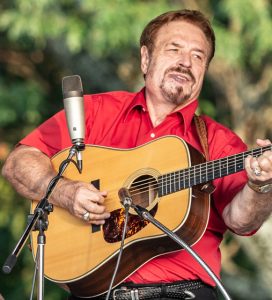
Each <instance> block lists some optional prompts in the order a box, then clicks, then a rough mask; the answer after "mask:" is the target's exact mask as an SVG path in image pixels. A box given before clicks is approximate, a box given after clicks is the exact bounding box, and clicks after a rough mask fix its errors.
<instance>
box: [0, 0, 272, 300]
mask: <svg viewBox="0 0 272 300" xmlns="http://www.w3.org/2000/svg"><path fill="white" fill-rule="evenodd" d="M176 8H198V9H201V10H202V11H203V12H204V13H206V14H207V15H208V16H210V17H211V20H212V24H213V26H214V29H215V32H216V36H217V51H216V57H215V65H216V66H218V69H219V70H220V69H222V72H221V73H224V71H226V70H228V71H229V70H231V73H226V76H230V75H229V74H232V76H234V77H235V76H237V77H235V78H234V79H235V80H234V81H235V83H236V84H237V86H235V87H234V88H235V89H236V92H237V94H239V95H240V96H241V100H244V101H245V103H246V104H247V106H248V107H250V106H253V108H254V105H255V103H259V102H258V101H259V100H260V97H261V96H262V97H263V96H266V98H265V99H269V101H270V103H271V97H268V95H269V94H270V93H271V87H272V85H269V84H268V86H265V85H263V88H262V94H261V95H260V94H258V95H256V94H254V93H249V92H248V93H246V92H245V90H246V88H248V91H251V90H253V91H255V90H256V89H254V87H255V86H256V87H257V83H258V80H259V79H260V78H263V77H265V76H266V77H265V79H267V80H268V82H269V78H270V74H271V71H270V69H271V68H270V69H269V68H268V67H269V66H270V65H271V61H270V60H269V58H271V55H272V53H271V51H272V39H271V38H270V35H271V32H272V18H271V14H272V5H271V1H268V0H259V1H250V0H218V1H217V0H205V1H200V0H199V1H177V0H176V1H175V0H172V1H171V0H168V1H167V0H156V1H155V0H145V1H144V0H111V1H108V0H90V1H87V0H85V1H84V0H2V1H1V3H0V14H1V17H0V160H1V164H2V163H3V161H4V159H5V157H6V155H7V153H8V151H9V150H10V149H11V148H12V147H13V146H14V145H15V144H16V143H17V142H18V140H20V138H22V137H23V136H24V135H25V134H27V133H28V132H30V131H31V130H32V129H33V128H34V127H36V126H37V125H39V124H40V123H41V122H42V121H43V120H45V119H46V118H48V117H49V116H51V115H52V114H54V113H55V112H56V111H58V110H59V109H61V108H62V101H61V99H62V94H61V80H62V77H64V76H67V75H71V74H79V75H80V76H81V78H82V81H83V87H84V91H85V92H86V93H96V92H100V91H107V90H117V89H128V90H137V89H138V88H139V87H140V86H141V85H142V84H143V80H142V76H141V74H140V68H139V49H138V40H139V37H140V34H141V31H142V29H143V27H144V26H145V24H146V23H147V22H148V21H150V20H151V19H152V18H153V17H155V16H157V15H158V14H160V13H163V12H165V11H167V10H172V9H176ZM265 72H266V73H265ZM217 74H218V73H216V72H214V71H213V70H212V69H211V71H210V72H209V74H208V76H207V79H206V81H205V85H204V88H203V93H202V95H201V98H202V101H201V111H202V112H204V113H206V114H209V115H210V116H212V117H214V118H216V119H220V121H221V122H223V123H225V124H228V125H230V126H233V127H235V121H234V120H233V118H232V117H231V116H232V115H233V112H234V108H233V110H232V107H231V106H230V107H228V106H227V105H224V103H223V102H224V99H226V98H227V96H226V95H227V94H228V93H227V92H228V90H224V88H223V87H222V86H221V81H222V80H221V77H220V78H219V80H218V77H217ZM241 78H243V80H241ZM240 80H241V81H240ZM225 82H228V78H226V81H224V80H223V81H222V83H225ZM229 88H231V89H232V90H234V88H233V86H230V87H229ZM243 94H244V95H246V96H244V97H243V96H242V95H243ZM222 99H223V101H222ZM220 101H221V102H220ZM218 103H220V105H219V104H218ZM230 104H231V103H230ZM240 113H241V112H240ZM241 115H242V114H241ZM0 203H1V204H0V264H1V266H2V264H3V262H4V260H5V259H6V257H7V256H8V254H9V253H10V251H11V250H12V249H13V247H14V246H15V243H16V242H17V241H18V239H19V237H20V235H21V234H22V232H23V230H24V228H25V224H26V217H27V214H28V211H29V202H28V201H25V200H24V199H22V198H21V197H20V196H18V195H17V194H16V192H15V191H14V190H13V189H12V188H11V187H10V185H9V184H7V183H6V182H5V181H4V179H3V178H2V177H0ZM242 257H246V254H245V252H239V253H237V256H236V258H237V261H235V263H237V265H239V263H240V264H241V266H240V268H241V270H246V273H247V274H248V276H245V277H244V278H246V280H245V283H243V284H242V286H243V287H244V291H245V290H246V289H247V288H248V286H249V285H251V284H252V282H250V281H249V278H250V277H253V280H255V279H256V278H257V276H258V274H256V273H257V272H256V269H255V266H254V264H253V263H252V262H250V260H242V259H241V258H242ZM33 269H34V264H33V259H32V255H31V253H30V251H29V250H28V248H27V247H25V248H24V249H23V251H22V253H21V254H20V256H19V258H18V262H17V264H16V267H15V268H14V270H13V272H12V273H11V274H9V275H3V274H0V293H2V294H3V296H4V297H5V298H6V299H27V298H28V297H29V295H30V289H31V280H32V278H31V277H32V275H33ZM242 272H243V271H242ZM223 278H225V279H226V282H227V283H228V287H229V288H230V289H232V287H233V289H232V290H233V293H235V295H236V298H235V299H241V300H245V299H247V300H249V299H261V298H259V297H260V294H259V289H258V293H257V291H255V294H254V291H251V293H250V295H249V294H246V296H243V295H242V294H243V293H242V292H241V290H239V289H235V284H234V283H235V282H237V280H235V281H231V279H229V277H228V274H224V277H223ZM256 280H257V279H256ZM261 290H262V291H263V294H262V296H261V297H263V298H262V299H269V298H268V296H267V293H266V291H265V289H264V288H263V287H262V288H261ZM65 298H66V293H65V292H63V291H62V290H60V289H59V288H57V287H56V286H55V285H53V284H52V283H50V282H48V281H46V289H45V299H65ZM270 299H271V298H270Z"/></svg>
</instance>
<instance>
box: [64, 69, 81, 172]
mask: <svg viewBox="0 0 272 300" xmlns="http://www.w3.org/2000/svg"><path fill="white" fill-rule="evenodd" d="M62 93H63V103H64V110H65V115H66V121H67V126H68V130H69V134H70V138H71V140H72V144H73V145H74V146H75V147H76V149H77V151H76V156H77V163H78V168H79V170H80V173H81V171H82V156H81V151H82V150H84V148H85V144H84V138H85V113H84V105H83V88H82V83H81V78H80V76H78V75H73V76H66V77H64V78H63V80H62Z"/></svg>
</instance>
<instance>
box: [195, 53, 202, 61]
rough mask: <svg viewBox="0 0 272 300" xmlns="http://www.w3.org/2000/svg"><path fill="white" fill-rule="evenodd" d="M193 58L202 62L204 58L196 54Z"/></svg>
mask: <svg viewBox="0 0 272 300" xmlns="http://www.w3.org/2000/svg"><path fill="white" fill-rule="evenodd" d="M193 57H194V58H196V59H198V60H202V56H201V55H198V54H194V55H193Z"/></svg>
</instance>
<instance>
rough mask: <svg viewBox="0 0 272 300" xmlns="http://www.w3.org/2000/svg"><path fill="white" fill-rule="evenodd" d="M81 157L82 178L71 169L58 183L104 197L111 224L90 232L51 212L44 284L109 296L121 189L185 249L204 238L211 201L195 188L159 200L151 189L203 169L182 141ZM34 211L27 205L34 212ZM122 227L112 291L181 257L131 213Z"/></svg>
mask: <svg viewBox="0 0 272 300" xmlns="http://www.w3.org/2000/svg"><path fill="white" fill-rule="evenodd" d="M68 152H69V149H68V150H64V151H61V152H60V153H58V154H57V155H56V156H54V157H53V158H52V164H53V166H54V168H55V169H56V170H57V169H58V167H59V165H60V163H61V162H62V161H63V160H65V159H66V158H67V156H68ZM82 155H83V171H82V174H79V173H78V171H77V169H76V167H75V166H74V165H73V164H70V165H69V166H68V168H67V169H66V171H65V173H64V176H65V177H67V178H70V179H72V180H80V181H85V182H89V183H93V184H94V185H97V187H98V188H99V189H100V190H106V191H108V196H107V198H106V199H105V205H106V207H107V210H108V211H109V212H111V218H110V219H109V220H108V221H107V222H106V224H105V225H103V226H92V225H89V224H86V222H84V221H83V220H80V219H78V218H76V217H74V216H72V215H71V214H70V213H69V212H67V211H66V210H64V209H62V208H59V207H57V206H54V211H53V212H52V213H50V215H49V227H48V230H47V231H46V232H45V234H46V246H45V270H44V271H45V276H46V278H48V279H49V280H51V281H53V282H56V283H58V284H60V285H62V286H63V287H64V288H65V287H66V288H68V289H69V290H70V291H71V292H72V293H73V294H74V295H77V296H80V297H93V296H97V295H100V294H102V293H105V292H106V291H107V289H108V287H109V284H110V280H111V277H112V274H113V270H114V268H115V264H116V260H117V256H118V253H119V248H120V237H121V233H122V224H123V219H124V218H123V217H124V214H123V207H122V205H121V203H120V199H119V197H118V191H119V189H120V188H122V187H126V188H128V189H129V190H130V192H131V195H132V199H133V202H134V203H135V204H139V205H142V206H144V207H146V208H147V209H148V210H149V211H150V212H152V214H153V215H154V217H155V218H156V219H157V220H159V221H160V222H161V223H163V224H164V225H165V226H166V227H168V228H169V229H170V230H172V231H174V232H175V233H176V234H178V235H179V236H180V237H181V238H182V239H183V240H184V241H185V242H187V243H188V244H190V245H192V244H195V243H196V242H197V241H198V240H199V239H200V238H201V237H202V235H203V233H204V231H205V229H206V226H207V221H208V217H209V208H210V201H209V194H208V193H206V192H205V191H203V190H202V189H201V186H199V185H197V186H194V187H193V188H189V189H184V190H181V191H178V192H175V193H170V194H168V195H166V196H163V197H158V191H157V190H156V189H154V188H153V187H154V186H156V183H157V179H158V177H159V176H160V175H162V174H166V173H169V172H172V171H173V170H178V169H185V168H188V167H190V166H191V165H194V164H197V163H201V162H203V161H204V158H203V156H202V155H200V154H199V153H198V152H197V151H196V150H194V149H193V148H191V147H189V146H188V145H187V144H186V143H185V142H184V141H183V140H182V139H180V138H178V137H174V136H168V137H163V138H160V139H157V140H154V141H153V142H150V143H147V144H145V145H142V146H139V147H137V148H133V149H126V150H124V149H115V148H107V147H101V146H90V145H87V146H86V149H85V150H84V151H83V152H82ZM146 181H148V182H149V184H147V185H145V186H144V187H145V193H142V191H141V183H142V182H146ZM154 184H155V185H154ZM36 205H37V202H36V201H33V202H32V211H33V210H34V209H35V207H36ZM128 226H129V228H128V231H127V232H128V235H127V237H126V239H125V246H124V252H123V256H122V259H121V263H120V267H119V271H118V273H117V277H116V280H115V283H114V285H117V284H119V283H120V282H122V281H123V280H124V279H125V278H127V277H128V276H129V275H130V274H132V273H133V272H134V271H135V270H137V269H138V268H139V267H140V266H142V265H143V264H144V263H146V262H147V261H149V260H151V259H152V258H154V257H156V256H159V255H161V254H165V253H169V252H173V251H177V250H180V246H179V245H177V244H176V243H175V242H173V241H172V240H170V239H169V238H168V237H166V236H165V234H163V233H162V232H161V231H160V230H159V229H158V228H156V227H155V226H154V225H152V224H150V223H148V222H146V221H142V220H141V219H140V218H139V217H138V216H136V215H135V213H134V212H133V211H131V212H130V221H129V223H128ZM32 249H33V254H34V256H36V249H37V232H33V233H32Z"/></svg>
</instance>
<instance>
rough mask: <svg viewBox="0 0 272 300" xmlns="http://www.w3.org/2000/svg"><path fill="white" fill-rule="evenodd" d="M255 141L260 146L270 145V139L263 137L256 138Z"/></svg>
mask: <svg viewBox="0 0 272 300" xmlns="http://www.w3.org/2000/svg"><path fill="white" fill-rule="evenodd" d="M256 143H257V145H259V146H261V147H264V146H269V145H271V141H270V140H269V139H265V140H262V139H257V140H256Z"/></svg>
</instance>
